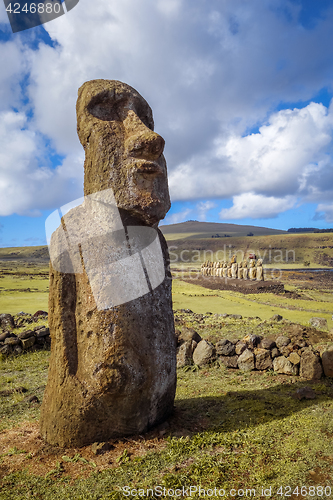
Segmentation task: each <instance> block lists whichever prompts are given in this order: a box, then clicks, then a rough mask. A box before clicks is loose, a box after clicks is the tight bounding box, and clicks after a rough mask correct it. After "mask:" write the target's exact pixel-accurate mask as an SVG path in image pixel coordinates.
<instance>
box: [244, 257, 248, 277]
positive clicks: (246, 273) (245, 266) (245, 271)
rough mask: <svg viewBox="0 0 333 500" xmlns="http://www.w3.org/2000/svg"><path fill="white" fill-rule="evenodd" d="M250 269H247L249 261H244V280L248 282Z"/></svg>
mask: <svg viewBox="0 0 333 500" xmlns="http://www.w3.org/2000/svg"><path fill="white" fill-rule="evenodd" d="M247 275H248V269H247V261H246V260H244V261H243V280H247Z"/></svg>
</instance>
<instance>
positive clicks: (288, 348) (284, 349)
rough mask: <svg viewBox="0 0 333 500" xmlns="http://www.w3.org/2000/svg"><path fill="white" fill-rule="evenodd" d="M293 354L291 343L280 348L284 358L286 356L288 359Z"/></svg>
mask: <svg viewBox="0 0 333 500" xmlns="http://www.w3.org/2000/svg"><path fill="white" fill-rule="evenodd" d="M292 352H293V346H292V344H291V343H290V344H288V345H286V346H283V347H280V353H281V354H282V356H285V357H286V358H288V356H289V354H290V353H292Z"/></svg>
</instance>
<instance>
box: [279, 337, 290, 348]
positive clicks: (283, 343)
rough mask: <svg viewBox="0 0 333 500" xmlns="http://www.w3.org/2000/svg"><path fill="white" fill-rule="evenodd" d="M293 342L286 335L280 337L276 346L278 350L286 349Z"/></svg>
mask: <svg viewBox="0 0 333 500" xmlns="http://www.w3.org/2000/svg"><path fill="white" fill-rule="evenodd" d="M290 342H291V340H290V338H288V337H286V336H285V335H280V336H279V337H278V338H277V339H276V340H275V344H276V347H277V348H278V349H280V348H281V347H286V346H287V345H288V344H290Z"/></svg>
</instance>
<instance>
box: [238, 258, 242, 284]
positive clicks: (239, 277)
mask: <svg viewBox="0 0 333 500" xmlns="http://www.w3.org/2000/svg"><path fill="white" fill-rule="evenodd" d="M237 277H238V279H239V280H241V279H243V263H242V262H240V263H239V264H238V275H237Z"/></svg>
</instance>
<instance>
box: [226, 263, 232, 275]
mask: <svg viewBox="0 0 333 500" xmlns="http://www.w3.org/2000/svg"><path fill="white" fill-rule="evenodd" d="M231 266H232V264H231V262H228V274H227V275H228V278H232V272H231Z"/></svg>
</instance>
